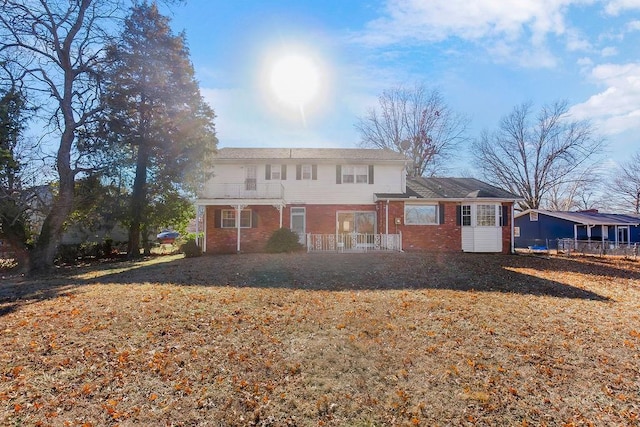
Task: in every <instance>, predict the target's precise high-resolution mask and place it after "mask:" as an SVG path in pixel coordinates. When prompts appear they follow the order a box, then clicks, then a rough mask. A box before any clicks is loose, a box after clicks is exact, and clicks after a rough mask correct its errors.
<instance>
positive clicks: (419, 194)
mask: <svg viewBox="0 0 640 427" xmlns="http://www.w3.org/2000/svg"><path fill="white" fill-rule="evenodd" d="M376 197H377V198H378V199H414V198H417V199H430V200H444V199H458V200H460V199H499V200H509V201H512V200H520V199H521V197H519V196H517V195H515V194H512V193H510V192H508V191H506V190H503V189H501V188H498V187H495V186H493V185H491V184H488V183H486V182H484V181H480V180H479V179H475V178H424V177H419V178H409V177H408V178H407V190H406V192H405V193H404V194H382V193H380V194H376Z"/></svg>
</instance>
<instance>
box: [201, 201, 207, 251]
mask: <svg viewBox="0 0 640 427" xmlns="http://www.w3.org/2000/svg"><path fill="white" fill-rule="evenodd" d="M202 228H203V229H204V230H203V237H202V252H204V253H206V252H207V206H205V207H204V221H202Z"/></svg>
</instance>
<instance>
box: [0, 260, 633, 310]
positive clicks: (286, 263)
mask: <svg viewBox="0 0 640 427" xmlns="http://www.w3.org/2000/svg"><path fill="white" fill-rule="evenodd" d="M524 269H529V270H534V271H543V270H544V271H546V272H547V274H548V275H550V276H551V277H553V275H554V274H556V273H557V274H558V275H559V274H566V273H568V274H576V275H577V274H581V275H584V276H583V277H589V276H598V277H600V278H603V277H604V279H605V280H610V281H611V282H612V284H615V281H617V280H620V279H636V280H640V269H638V268H628V269H627V268H620V267H618V266H617V264H614V263H604V262H593V261H589V260H587V261H586V262H585V261H584V260H576V259H564V258H542V257H531V256H511V255H495V254H465V253H454V254H450V253H449V254H439V253H384V254H383V253H367V254H306V253H298V254H244V255H217V256H203V257H200V258H187V259H185V258H182V257H179V256H178V257H176V256H172V257H157V258H155V259H152V260H146V261H143V262H137V263H135V262H120V263H113V264H103V265H95V266H88V267H82V268H76V269H68V270H66V271H61V272H58V274H57V275H55V276H53V277H40V278H33V279H32V278H25V279H20V280H16V281H15V282H12V283H9V284H2V285H0V316H3V315H6V314H9V313H11V312H13V311H15V310H16V309H17V308H19V306H20V305H22V304H28V303H31V302H34V301H41V300H46V299H51V298H55V297H58V296H60V295H64V294H66V293H69V292H73V291H74V290H75V289H77V288H78V287H82V286H84V285H90V284H107V283H109V284H123V285H135V284H141V283H158V284H173V285H183V286H205V287H213V286H233V287H251V288H287V289H303V290H328V291H348V290H385V289H389V290H397V289H423V290H427V289H444V290H456V291H472V290H473V291H477V292H503V293H515V294H523V295H536V296H551V297H556V298H569V299H584V300H593V301H609V299H608V298H606V297H604V296H601V295H599V294H597V293H595V292H592V291H589V290H587V289H583V288H580V287H576V286H572V285H570V284H566V283H561V282H560V281H557V280H549V279H544V278H540V277H536V276H534V275H532V274H526V273H525V272H523V271H519V270H524ZM583 280H584V278H583ZM587 281H588V279H587ZM587 286H588V285H587Z"/></svg>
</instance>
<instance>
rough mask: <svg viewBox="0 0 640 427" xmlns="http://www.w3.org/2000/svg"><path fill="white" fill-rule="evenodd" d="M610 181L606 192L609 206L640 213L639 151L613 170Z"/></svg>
mask: <svg viewBox="0 0 640 427" xmlns="http://www.w3.org/2000/svg"><path fill="white" fill-rule="evenodd" d="M610 182H611V185H610V186H609V189H608V194H609V201H610V203H611V206H613V207H615V208H617V209H620V210H622V211H624V212H633V213H636V214H640V151H638V152H636V153H635V154H633V155H632V156H631V157H630V158H629V160H628V161H626V162H625V163H623V164H622V165H620V167H619V168H618V169H616V170H615V172H614V173H613V175H612V178H611V181H610Z"/></svg>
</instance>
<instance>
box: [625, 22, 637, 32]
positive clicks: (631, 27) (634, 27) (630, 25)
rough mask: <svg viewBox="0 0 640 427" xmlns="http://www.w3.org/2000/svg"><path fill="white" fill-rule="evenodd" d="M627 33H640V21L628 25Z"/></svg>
mask: <svg viewBox="0 0 640 427" xmlns="http://www.w3.org/2000/svg"><path fill="white" fill-rule="evenodd" d="M626 28H627V31H629V32H631V31H639V30H640V21H638V20H635V21H631V22H629V23H627V25H626Z"/></svg>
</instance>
